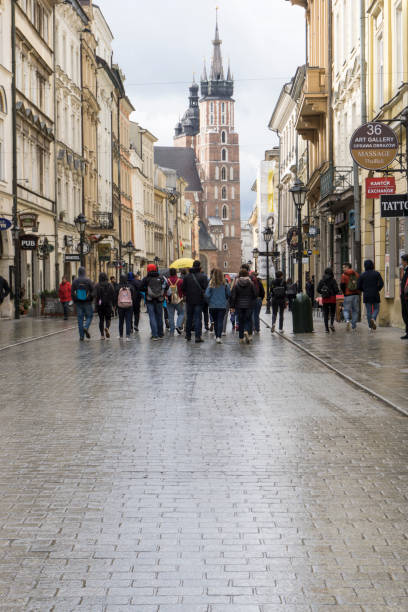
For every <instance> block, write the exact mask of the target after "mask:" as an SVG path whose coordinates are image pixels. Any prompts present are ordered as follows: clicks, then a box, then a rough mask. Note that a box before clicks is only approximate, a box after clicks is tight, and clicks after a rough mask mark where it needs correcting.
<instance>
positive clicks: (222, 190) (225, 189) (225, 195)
mask: <svg viewBox="0 0 408 612" xmlns="http://www.w3.org/2000/svg"><path fill="white" fill-rule="evenodd" d="M226 199H227V188H226V187H223V188H222V189H221V200H226Z"/></svg>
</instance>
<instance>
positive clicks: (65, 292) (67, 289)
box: [58, 276, 71, 321]
mask: <svg viewBox="0 0 408 612" xmlns="http://www.w3.org/2000/svg"><path fill="white" fill-rule="evenodd" d="M58 296H59V299H60V302H61V304H62V308H63V309H64V321H67V320H68V306H69V303H70V301H71V283H69V282H68V281H67V279H66V278H65V276H64V277H63V278H62V282H61V284H60V286H59V291H58Z"/></svg>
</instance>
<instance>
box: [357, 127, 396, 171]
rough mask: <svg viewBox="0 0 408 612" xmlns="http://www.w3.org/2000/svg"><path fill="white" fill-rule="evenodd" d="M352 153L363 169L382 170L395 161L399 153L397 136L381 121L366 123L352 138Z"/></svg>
mask: <svg viewBox="0 0 408 612" xmlns="http://www.w3.org/2000/svg"><path fill="white" fill-rule="evenodd" d="M350 153H351V157H352V158H353V159H354V161H355V162H356V164H358V165H359V166H360V167H361V168H365V169H366V170H382V169H383V168H386V167H387V166H389V165H390V164H391V163H392V162H393V161H394V159H395V157H396V155H397V153H398V138H397V135H396V133H395V132H394V130H393V129H391V128H390V127H388V125H385V124H384V123H381V122H379V121H373V122H371V123H365V124H364V125H361V126H360V127H359V128H357V130H356V131H355V132H354V134H353V136H352V137H351V140H350Z"/></svg>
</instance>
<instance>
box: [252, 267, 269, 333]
mask: <svg viewBox="0 0 408 612" xmlns="http://www.w3.org/2000/svg"><path fill="white" fill-rule="evenodd" d="M249 278H250V279H251V281H252V284H253V286H254V289H255V293H256V299H255V303H254V310H253V312H252V324H253V327H254V329H255V333H256V334H259V333H260V332H261V322H260V318H259V316H260V314H261V309H262V303H263V301H264V297H265V289H264V286H263V284H262V281H261V280H260V278H258V274H257V272H250V273H249Z"/></svg>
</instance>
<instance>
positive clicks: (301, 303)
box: [292, 293, 313, 334]
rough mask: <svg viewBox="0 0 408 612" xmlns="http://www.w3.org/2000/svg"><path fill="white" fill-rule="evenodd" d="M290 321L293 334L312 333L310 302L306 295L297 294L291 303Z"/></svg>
mask: <svg viewBox="0 0 408 612" xmlns="http://www.w3.org/2000/svg"><path fill="white" fill-rule="evenodd" d="M292 321H293V333H294V334H310V333H312V332H313V310H312V302H311V300H310V298H309V296H307V295H306V293H298V294H297V296H296V298H295V299H294V300H293V302H292Z"/></svg>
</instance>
